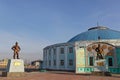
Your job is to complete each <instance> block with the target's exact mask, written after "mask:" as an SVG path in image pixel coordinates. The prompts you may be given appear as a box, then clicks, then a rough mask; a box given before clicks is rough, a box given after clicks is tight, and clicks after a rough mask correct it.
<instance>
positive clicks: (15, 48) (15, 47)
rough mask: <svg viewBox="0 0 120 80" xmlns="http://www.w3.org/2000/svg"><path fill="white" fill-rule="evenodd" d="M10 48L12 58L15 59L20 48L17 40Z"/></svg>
mask: <svg viewBox="0 0 120 80" xmlns="http://www.w3.org/2000/svg"><path fill="white" fill-rule="evenodd" d="M11 49H12V50H13V51H14V55H13V59H15V58H16V56H17V59H19V51H20V50H21V49H20V47H19V45H18V42H16V43H15V45H14V46H13V47H12V48H11Z"/></svg>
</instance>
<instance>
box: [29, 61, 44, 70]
mask: <svg viewBox="0 0 120 80" xmlns="http://www.w3.org/2000/svg"><path fill="white" fill-rule="evenodd" d="M42 63H43V61H42V60H35V61H32V62H31V65H34V66H36V67H38V68H41V67H42Z"/></svg>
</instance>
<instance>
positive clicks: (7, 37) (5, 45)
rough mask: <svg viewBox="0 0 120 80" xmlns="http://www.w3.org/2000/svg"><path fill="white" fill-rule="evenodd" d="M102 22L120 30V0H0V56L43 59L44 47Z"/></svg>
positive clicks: (62, 40)
mask: <svg viewBox="0 0 120 80" xmlns="http://www.w3.org/2000/svg"><path fill="white" fill-rule="evenodd" d="M97 22H99V25H102V26H107V27H109V28H111V29H114V30H119V31H120V0H0V59H3V58H12V55H13V53H12V50H11V46H12V45H14V43H15V42H16V41H18V42H19V45H20V46H21V52H20V56H21V58H24V59H25V58H26V59H34V60H35V59H41V58H42V49H43V48H44V47H45V46H47V45H51V44H55V43H64V42H67V41H68V40H69V39H70V38H72V37H73V36H75V35H77V34H79V33H81V32H84V31H87V29H88V28H90V27H94V26H96V25H97Z"/></svg>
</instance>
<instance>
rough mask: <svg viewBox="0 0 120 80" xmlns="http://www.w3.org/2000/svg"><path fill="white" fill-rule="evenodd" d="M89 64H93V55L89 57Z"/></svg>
mask: <svg viewBox="0 0 120 80" xmlns="http://www.w3.org/2000/svg"><path fill="white" fill-rule="evenodd" d="M89 65H90V66H93V65H94V64H93V57H89Z"/></svg>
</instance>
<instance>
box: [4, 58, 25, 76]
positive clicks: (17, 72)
mask: <svg viewBox="0 0 120 80" xmlns="http://www.w3.org/2000/svg"><path fill="white" fill-rule="evenodd" d="M24 74H25V73H24V61H23V60H22V59H10V60H8V64H7V69H6V71H5V72H2V76H3V77H9V76H12V77H21V76H24Z"/></svg>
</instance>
